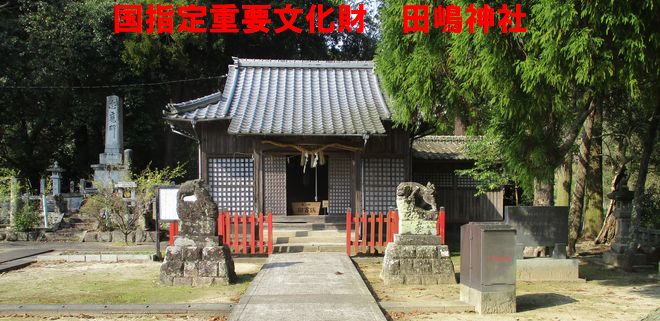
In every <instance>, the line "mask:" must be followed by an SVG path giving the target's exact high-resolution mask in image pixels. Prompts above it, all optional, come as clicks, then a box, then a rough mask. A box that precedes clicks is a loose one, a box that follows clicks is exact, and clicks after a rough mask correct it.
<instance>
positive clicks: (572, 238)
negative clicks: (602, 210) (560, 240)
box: [567, 102, 595, 256]
mask: <svg viewBox="0 0 660 321" xmlns="http://www.w3.org/2000/svg"><path fill="white" fill-rule="evenodd" d="M592 104H593V102H592ZM594 116H595V114H594V113H593V112H592V114H591V115H589V117H588V118H587V120H586V121H585V122H584V131H583V132H582V137H581V139H580V152H579V153H578V166H577V172H576V174H575V175H576V176H575V190H573V197H572V198H571V208H570V210H569V213H568V250H567V252H568V255H570V256H573V255H575V252H576V250H575V244H576V243H577V240H578V239H579V238H580V229H581V228H582V210H583V208H584V191H585V186H584V185H585V179H586V176H587V168H588V167H589V152H590V150H591V148H590V145H591V138H592V130H593V123H594Z"/></svg>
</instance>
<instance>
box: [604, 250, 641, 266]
mask: <svg viewBox="0 0 660 321" xmlns="http://www.w3.org/2000/svg"><path fill="white" fill-rule="evenodd" d="M603 262H604V263H605V264H609V265H612V266H615V267H625V266H629V265H632V266H635V265H645V264H646V255H645V254H644V253H635V254H633V257H632V262H628V258H627V257H626V255H625V254H624V253H623V252H621V253H617V252H615V251H607V252H605V253H603ZM630 263H632V264H630Z"/></svg>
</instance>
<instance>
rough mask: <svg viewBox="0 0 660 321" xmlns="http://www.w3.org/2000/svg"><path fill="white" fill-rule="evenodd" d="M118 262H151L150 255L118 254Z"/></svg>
mask: <svg viewBox="0 0 660 321" xmlns="http://www.w3.org/2000/svg"><path fill="white" fill-rule="evenodd" d="M117 261H130V262H145V261H151V257H150V256H149V255H148V254H117Z"/></svg>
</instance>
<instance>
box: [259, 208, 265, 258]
mask: <svg viewBox="0 0 660 321" xmlns="http://www.w3.org/2000/svg"><path fill="white" fill-rule="evenodd" d="M259 254H264V213H259Z"/></svg>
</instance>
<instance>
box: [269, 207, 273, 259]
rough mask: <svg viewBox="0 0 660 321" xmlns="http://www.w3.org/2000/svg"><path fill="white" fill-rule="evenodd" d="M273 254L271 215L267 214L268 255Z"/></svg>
mask: <svg viewBox="0 0 660 321" xmlns="http://www.w3.org/2000/svg"><path fill="white" fill-rule="evenodd" d="M272 253H273V213H268V254H272Z"/></svg>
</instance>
